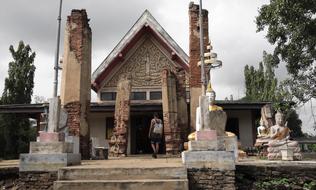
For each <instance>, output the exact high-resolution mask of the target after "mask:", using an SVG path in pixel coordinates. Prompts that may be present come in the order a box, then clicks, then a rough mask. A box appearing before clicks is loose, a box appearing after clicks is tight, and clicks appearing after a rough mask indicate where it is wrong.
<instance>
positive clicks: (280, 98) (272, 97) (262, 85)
mask: <svg viewBox="0 0 316 190" xmlns="http://www.w3.org/2000/svg"><path fill="white" fill-rule="evenodd" d="M275 63H276V60H275V57H273V56H272V55H270V54H267V53H266V52H263V62H260V63H259V68H258V70H256V69H255V68H254V67H253V66H250V67H249V66H248V65H246V66H245V69H244V76H245V83H246V84H245V86H246V97H245V98H244V99H246V100H249V101H270V102H275V103H276V104H275V105H276V106H277V103H278V104H280V103H282V104H280V105H278V106H282V105H284V102H286V101H287V102H289V101H290V100H291V95H290V94H289V93H288V92H287V91H285V90H283V88H282V87H281V86H279V85H278V80H277V78H276V77H275V74H274V69H275Z"/></svg>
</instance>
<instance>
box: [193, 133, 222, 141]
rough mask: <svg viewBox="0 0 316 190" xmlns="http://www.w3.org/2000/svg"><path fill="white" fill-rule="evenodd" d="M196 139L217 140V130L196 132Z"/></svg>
mask: <svg viewBox="0 0 316 190" xmlns="http://www.w3.org/2000/svg"><path fill="white" fill-rule="evenodd" d="M195 140H196V141H216V140H217V135H216V130H203V131H196V132H195Z"/></svg>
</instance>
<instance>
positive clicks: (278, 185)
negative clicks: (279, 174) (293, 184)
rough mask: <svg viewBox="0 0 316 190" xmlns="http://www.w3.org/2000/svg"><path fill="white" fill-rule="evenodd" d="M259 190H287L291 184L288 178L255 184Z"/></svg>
mask: <svg viewBox="0 0 316 190" xmlns="http://www.w3.org/2000/svg"><path fill="white" fill-rule="evenodd" d="M255 187H256V188H257V189H262V190H263V189H283V187H284V188H285V189H287V188H289V187H290V182H289V180H288V179H287V178H275V179H271V180H267V181H262V182H261V181H260V182H255Z"/></svg>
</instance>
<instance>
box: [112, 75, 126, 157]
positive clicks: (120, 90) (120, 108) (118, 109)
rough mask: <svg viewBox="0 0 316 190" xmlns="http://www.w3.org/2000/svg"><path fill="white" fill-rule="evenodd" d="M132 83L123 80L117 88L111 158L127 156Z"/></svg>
mask: <svg viewBox="0 0 316 190" xmlns="http://www.w3.org/2000/svg"><path fill="white" fill-rule="evenodd" d="M130 94H131V81H130V80H125V79H124V80H121V81H120V82H119V83H118V86H117V95H116V102H115V114H114V119H115V120H114V123H115V127H114V131H113V136H112V137H111V141H110V146H111V148H110V156H114V157H121V156H126V152H127V143H128V142H127V139H128V122H129V116H130Z"/></svg>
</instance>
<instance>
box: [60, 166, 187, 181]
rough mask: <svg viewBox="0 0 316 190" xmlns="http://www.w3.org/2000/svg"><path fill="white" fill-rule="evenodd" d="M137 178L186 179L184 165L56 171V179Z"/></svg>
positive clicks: (65, 169) (70, 168)
mask: <svg viewBox="0 0 316 190" xmlns="http://www.w3.org/2000/svg"><path fill="white" fill-rule="evenodd" d="M117 179H120V180H129V179H133V180H137V179H187V171H186V169H185V168H184V167H146V168H139V167H137V168H133V167H123V168H102V167H100V168H91V167H90V168H89V167H67V168H61V169H59V171H58V180H117Z"/></svg>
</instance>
